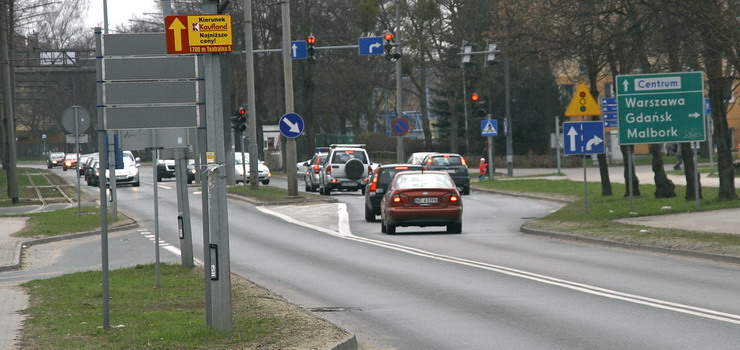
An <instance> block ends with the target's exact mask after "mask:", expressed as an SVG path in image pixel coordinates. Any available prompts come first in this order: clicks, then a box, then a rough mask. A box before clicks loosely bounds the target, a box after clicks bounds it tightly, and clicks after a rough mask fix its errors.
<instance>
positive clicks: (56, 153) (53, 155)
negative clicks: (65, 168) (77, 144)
mask: <svg viewBox="0 0 740 350" xmlns="http://www.w3.org/2000/svg"><path fill="white" fill-rule="evenodd" d="M63 157H64V153H63V152H52V153H51V154H50V155H49V158H63Z"/></svg>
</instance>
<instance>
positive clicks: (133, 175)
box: [77, 151, 141, 187]
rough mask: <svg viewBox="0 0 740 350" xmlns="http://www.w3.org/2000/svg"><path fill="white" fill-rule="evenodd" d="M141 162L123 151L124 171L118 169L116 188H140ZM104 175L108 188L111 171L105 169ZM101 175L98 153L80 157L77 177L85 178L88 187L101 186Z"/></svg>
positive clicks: (131, 154) (116, 172)
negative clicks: (125, 186) (122, 186)
mask: <svg viewBox="0 0 740 350" xmlns="http://www.w3.org/2000/svg"><path fill="white" fill-rule="evenodd" d="M83 159H84V162H83ZM139 161H140V159H139V158H138V157H135V156H134V154H133V153H131V152H130V151H123V169H116V171H115V177H116V186H119V185H131V186H133V187H139V186H140V185H141V181H140V180H139V166H140V165H139ZM102 173H103V174H104V176H105V179H106V180H105V184H106V186H108V184H109V183H110V171H109V170H108V169H105V171H104V172H102ZM100 174H101V170H100V159H99V155H98V154H97V153H91V154H85V155H81V156H80V163H79V166H77V175H78V176H82V177H84V178H85V183H86V184H87V185H88V186H100V177H101V176H100Z"/></svg>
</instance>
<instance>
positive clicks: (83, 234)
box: [0, 219, 139, 272]
mask: <svg viewBox="0 0 740 350" xmlns="http://www.w3.org/2000/svg"><path fill="white" fill-rule="evenodd" d="M132 220H133V219H132ZM137 227H139V223H138V222H137V221H136V220H133V222H132V223H130V224H126V225H121V226H117V227H112V228H108V232H117V231H125V230H130V229H134V228H137ZM99 234H100V230H97V231H86V232H76V233H69V234H65V235H59V236H54V237H45V238H38V239H32V240H28V241H24V242H22V243H21V244H19V245H18V253H19V254H18V256H17V259H15V261H13V263H12V264H11V265H6V266H0V272H3V271H11V270H17V269H19V268H21V265H22V261H21V260H22V257H23V249H24V248H28V247H31V246H34V245H39V244H45V243H51V242H59V241H64V240H68V239H75V238H80V237H87V236H94V235H99Z"/></svg>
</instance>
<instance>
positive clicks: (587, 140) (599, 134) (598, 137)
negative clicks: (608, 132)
mask: <svg viewBox="0 0 740 350" xmlns="http://www.w3.org/2000/svg"><path fill="white" fill-rule="evenodd" d="M563 133H564V134H565V139H564V140H563V141H564V142H563V145H564V151H565V154H566V155H569V154H599V153H605V152H606V147H605V146H606V145H605V143H604V122H602V121H591V122H565V123H563Z"/></svg>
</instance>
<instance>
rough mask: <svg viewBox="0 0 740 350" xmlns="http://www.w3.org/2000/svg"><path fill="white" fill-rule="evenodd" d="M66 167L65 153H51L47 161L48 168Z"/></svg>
mask: <svg viewBox="0 0 740 350" xmlns="http://www.w3.org/2000/svg"><path fill="white" fill-rule="evenodd" d="M63 165H64V152H51V153H49V158H48V159H47V160H46V167H47V168H49V169H51V168H53V167H55V166H63Z"/></svg>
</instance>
